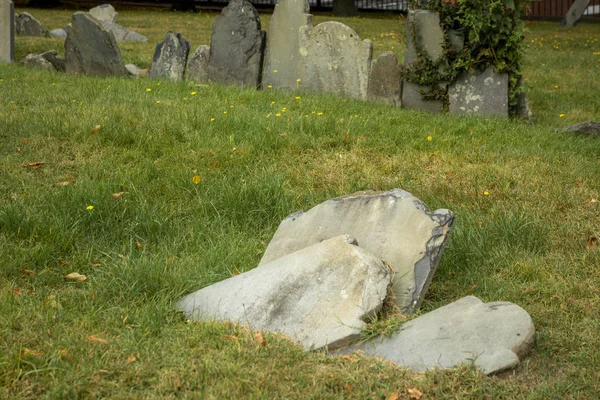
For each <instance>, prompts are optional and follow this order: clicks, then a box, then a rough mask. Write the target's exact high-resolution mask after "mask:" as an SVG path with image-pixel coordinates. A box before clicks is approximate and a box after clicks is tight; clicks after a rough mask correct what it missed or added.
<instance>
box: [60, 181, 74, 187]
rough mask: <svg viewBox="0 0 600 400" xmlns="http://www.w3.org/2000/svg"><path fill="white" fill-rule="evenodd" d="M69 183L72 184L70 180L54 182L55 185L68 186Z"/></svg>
mask: <svg viewBox="0 0 600 400" xmlns="http://www.w3.org/2000/svg"><path fill="white" fill-rule="evenodd" d="M71 184H73V182H71V181H64V182H56V186H69V185H71Z"/></svg>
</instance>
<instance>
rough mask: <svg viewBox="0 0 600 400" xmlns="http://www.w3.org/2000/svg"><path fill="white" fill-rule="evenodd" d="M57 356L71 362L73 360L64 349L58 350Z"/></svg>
mask: <svg viewBox="0 0 600 400" xmlns="http://www.w3.org/2000/svg"><path fill="white" fill-rule="evenodd" d="M58 355H60V357H61V358H65V359H67V360H71V359H72V358H73V356H72V355H71V354H69V352H68V351H67V350H66V349H60V350H59V351H58Z"/></svg>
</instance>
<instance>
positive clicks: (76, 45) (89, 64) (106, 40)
mask: <svg viewBox="0 0 600 400" xmlns="http://www.w3.org/2000/svg"><path fill="white" fill-rule="evenodd" d="M65 59H66V60H65V64H66V71H67V72H69V73H77V74H88V75H95V76H111V75H116V76H127V75H128V74H129V73H128V72H127V70H126V69H125V65H124V64H123V58H122V57H121V51H120V50H119V45H118V44H117V41H116V40H115V37H114V36H113V34H112V33H111V32H108V31H106V30H105V29H104V28H102V26H101V25H100V22H98V20H97V19H95V18H94V17H92V16H91V15H89V14H88V13H83V12H76V13H75V14H73V17H72V18H71V26H69V27H68V34H67V39H66V40H65Z"/></svg>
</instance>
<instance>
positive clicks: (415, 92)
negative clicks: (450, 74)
mask: <svg viewBox="0 0 600 400" xmlns="http://www.w3.org/2000/svg"><path fill="white" fill-rule="evenodd" d="M447 87H448V85H446V84H443V85H442V86H441V89H442V90H444V91H445V90H446V89H447ZM428 93H431V88H430V87H429V86H422V85H419V84H416V83H412V82H409V81H407V80H403V81H402V107H403V108H408V109H413V110H421V111H425V112H429V113H434V114H435V113H441V112H442V111H444V102H443V101H442V100H425V99H424V98H423V95H427V94H428Z"/></svg>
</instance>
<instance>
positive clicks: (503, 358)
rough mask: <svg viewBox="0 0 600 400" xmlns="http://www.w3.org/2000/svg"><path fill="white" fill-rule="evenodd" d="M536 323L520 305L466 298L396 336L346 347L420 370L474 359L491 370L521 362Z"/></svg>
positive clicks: (418, 320) (405, 327)
mask: <svg viewBox="0 0 600 400" xmlns="http://www.w3.org/2000/svg"><path fill="white" fill-rule="evenodd" d="M534 336H535V328H534V326H533V321H532V319H531V317H530V316H529V314H528V313H527V312H526V311H525V310H523V309H522V308H521V307H519V306H517V305H516V304H513V303H509V302H505V301H496V302H491V303H483V302H482V301H481V300H479V299H478V298H477V297H473V296H468V297H464V298H462V299H460V300H458V301H456V302H454V303H451V304H449V305H447V306H444V307H441V308H438V309H436V310H434V311H432V312H430V313H427V314H424V315H422V316H420V317H418V318H415V319H413V320H411V321H409V322H406V323H405V324H403V325H402V327H401V328H400V331H399V332H397V333H395V334H393V335H392V336H391V337H377V338H374V339H372V340H370V341H368V342H365V343H362V344H360V345H357V346H354V347H352V348H349V349H345V350H344V351H343V353H349V352H351V351H353V350H360V351H361V352H363V353H365V354H367V355H370V356H376V357H379V358H384V359H386V360H390V361H393V362H395V363H396V364H398V365H400V366H402V367H407V368H411V369H412V370H414V371H425V370H427V369H432V368H452V367H453V366H455V365H457V364H460V363H463V362H467V363H474V364H475V365H476V366H477V367H479V368H481V369H482V370H483V372H484V373H485V374H488V375H489V374H493V373H496V372H500V371H502V370H505V369H508V368H513V367H515V366H516V365H517V364H518V363H519V361H520V360H521V359H522V358H523V357H524V356H525V355H527V353H529V351H530V350H531V347H532V346H533V342H534Z"/></svg>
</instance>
